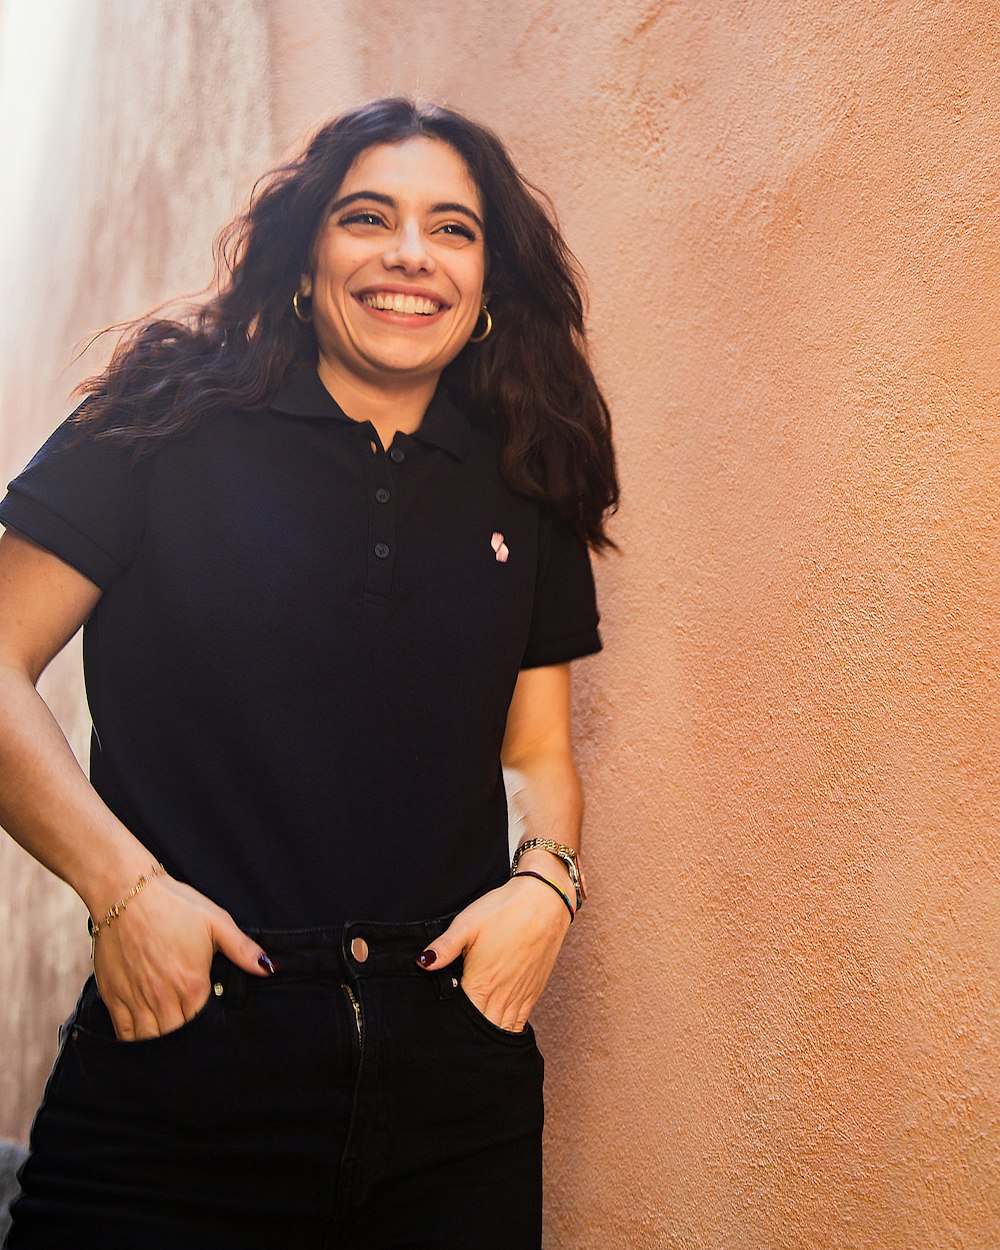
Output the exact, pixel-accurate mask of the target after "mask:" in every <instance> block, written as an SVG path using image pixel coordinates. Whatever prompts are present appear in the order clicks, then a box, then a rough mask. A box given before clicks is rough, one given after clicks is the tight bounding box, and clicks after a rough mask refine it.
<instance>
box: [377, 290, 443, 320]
mask: <svg viewBox="0 0 1000 1250" xmlns="http://www.w3.org/2000/svg"><path fill="white" fill-rule="evenodd" d="M356 298H357V300H358V301H359V303H361V304H363V305H364V306H365V307H366V308H372V309H374V310H375V311H377V312H392V313H404V314H406V315H409V316H417V317H433V316H434V315H435V314H436V313H439V312H440V311H441V309H442V308H445V307H447V305H445V304H443V303H441V301H440V300H436V299H432V298H430V297H429V296H426V295H404V294H403V293H402V292H401V291H365V292H364V293H363V294H361V295H358V296H356Z"/></svg>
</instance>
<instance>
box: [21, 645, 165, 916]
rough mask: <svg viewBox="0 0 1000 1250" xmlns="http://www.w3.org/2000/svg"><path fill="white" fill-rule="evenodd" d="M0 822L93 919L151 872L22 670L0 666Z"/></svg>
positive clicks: (145, 856) (141, 850) (147, 859)
mask: <svg viewBox="0 0 1000 1250" xmlns="http://www.w3.org/2000/svg"><path fill="white" fill-rule="evenodd" d="M0 824H3V826H4V828H5V829H6V830H7V831H8V832H9V833H10V834H11V836H12V837H13V838H14V839H15V841H17V842H19V843H20V845H21V846H23V847H24V849H25V850H26V851H27V852H28V853H29V854H30V855H33V856H34V857H35V859H37V860H39V862H40V863H42V864H44V865H45V867H46V868H48V869H50V870H51V871H52V872H53V873H55V874H56V876H58V877H61V878H62V880H63V881H66V882H68V884H69V885H71V886H72V887H73V889H74V890H76V892H77V893H78V894H79V895H80V897H81V898H82V899H83V901H84V904H85V905H86V906H87V908H88V910H89V911H90V912H91V914H98V913H100V912H101V911H103V910H105V909H106V908H107V907H108V906H109V905H110V904H111V903H112V902H114V901H115V900H116V899H117V898H119V897H120V896H121V894H122V893H123V892H124V890H125V889H126V888H127V887H128V886H129V885H131V883H132V882H133V881H135V880H136V879H137V878H138V876H139V875H140V874H141V873H143V872H145V871H146V870H147V869H148V867H149V862H150V856H149V852H148V851H146V850H145V848H144V847H143V846H142V844H141V843H140V842H139V841H138V839H137V838H135V837H134V836H133V835H132V834H131V833H130V832H129V831H128V830H127V829H126V828H125V826H124V825H123V824H122V823H121V821H119V820H118V819H117V818H116V817H115V816H114V815H113V814H112V812H111V811H109V809H108V808H107V807H106V806H105V804H104V803H103V802H102V801H101V799H100V797H99V796H98V794H97V793H96V791H95V790H94V789H93V787H92V786H91V784H90V782H89V781H88V780H87V778H86V777H85V776H84V774H83V772H82V771H81V769H80V766H79V764H78V763H77V761H76V758H75V756H74V755H73V752H72V751H71V750H70V747H69V744H68V743H67V741H66V739H65V737H64V736H63V734H62V731H61V730H60V728H59V726H58V724H57V723H56V721H55V719H54V717H53V716H52V714H51V712H50V711H49V709H48V707H46V705H45V703H44V701H43V700H42V698H41V696H40V695H39V694H38V692H37V691H36V690H35V688H34V686H33V685H32V683H31V680H30V678H29V677H28V676H27V674H25V673H24V672H22V671H20V670H18V669H16V668H12V667H10V666H5V665H0Z"/></svg>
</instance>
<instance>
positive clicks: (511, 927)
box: [418, 877, 570, 1033]
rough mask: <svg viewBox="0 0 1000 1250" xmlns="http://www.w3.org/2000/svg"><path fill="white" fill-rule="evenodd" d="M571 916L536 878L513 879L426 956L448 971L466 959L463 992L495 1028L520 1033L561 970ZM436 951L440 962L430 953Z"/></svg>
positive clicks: (465, 914)
mask: <svg viewBox="0 0 1000 1250" xmlns="http://www.w3.org/2000/svg"><path fill="white" fill-rule="evenodd" d="M569 924H570V920H569V915H568V913H567V911H566V908H565V907H564V905H563V904H562V903H561V902H560V900H559V898H558V896H557V895H556V894H554V893H553V891H552V890H550V889H549V887H548V886H547V885H543V884H542V882H540V881H535V880H534V879H533V878H532V877H516V878H511V880H510V881H508V882H507V884H506V885H502V886H500V887H499V889H496V890H491V891H490V892H489V894H484V895H483V897H482V898H478V899H476V901H475V902H474V903H470V904H469V906H468V907H466V908H465V910H464V911H461V912H459V914H458V915H457V916H456V917H455V919H454V920H453V921H452V922H451V924H450V925H449V927H448V928H447V929H446V930H445V932H444V933H442V934H441V936H440V937H439V938H437V939H436V940H435V941H434V942H433V944H432V945H431V946H430V947H429V948H428V952H425V955H424V956H422V960H421V961H418V962H421V966H422V967H427V968H429V969H430V968H432V969H434V970H437V969H438V968H443V967H446V966H447V965H448V964H450V963H451V962H452V961H453V960H454V959H456V958H457V957H458V956H459V955H463V954H464V956H465V961H464V971H463V973H462V989H463V990H464V991H465V993H466V995H467V996H468V998H469V999H470V1000H471V1002H472V1004H473V1006H474V1007H476V1008H477V1009H478V1010H479V1011H481V1012H482V1013H483V1015H484V1016H486V1018H487V1019H488V1020H490V1021H491V1022H492V1023H493V1024H496V1025H498V1026H499V1027H500V1028H502V1029H507V1030H508V1031H509V1032H516V1033H519V1032H520V1031H521V1030H522V1029H523V1028H524V1026H525V1024H527V1022H528V1016H529V1015H530V1014H531V1009H532V1008H533V1007H534V1005H535V1003H536V1002H537V1001H538V999H539V998H540V997H541V994H542V991H543V990H544V989H545V985H546V982H547V981H548V979H549V976H550V975H551V973H552V969H553V968H554V967H555V962H556V959H557V957H558V955H559V950H560V948H561V947H562V944H563V939H564V938H565V936H566V930H567V929H568V928H569ZM430 951H433V953H434V958H433V959H432V960H427V959H426V955H427V953H429V952H430Z"/></svg>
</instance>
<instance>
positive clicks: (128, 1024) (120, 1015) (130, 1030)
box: [105, 1003, 135, 1042]
mask: <svg viewBox="0 0 1000 1250" xmlns="http://www.w3.org/2000/svg"><path fill="white" fill-rule="evenodd" d="M105 1006H106V1007H107V1009H108V1015H109V1016H110V1017H111V1023H112V1025H113V1026H114V1030H115V1037H116V1038H117V1039H118V1040H119V1041H120V1042H134V1041H135V1022H134V1021H133V1019H132V1013H131V1012H130V1011H129V1010H128V1008H127V1007H126V1006H125V1004H124V1003H119V1004H116V1005H115V1006H112V1005H111V1004H110V1003H106V1004H105Z"/></svg>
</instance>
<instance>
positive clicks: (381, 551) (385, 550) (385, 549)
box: [375, 543, 389, 560]
mask: <svg viewBox="0 0 1000 1250" xmlns="http://www.w3.org/2000/svg"><path fill="white" fill-rule="evenodd" d="M375 554H376V555H377V556H378V558H379V559H380V560H385V559H386V558H387V557H388V555H389V545H388V543H376V544H375Z"/></svg>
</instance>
